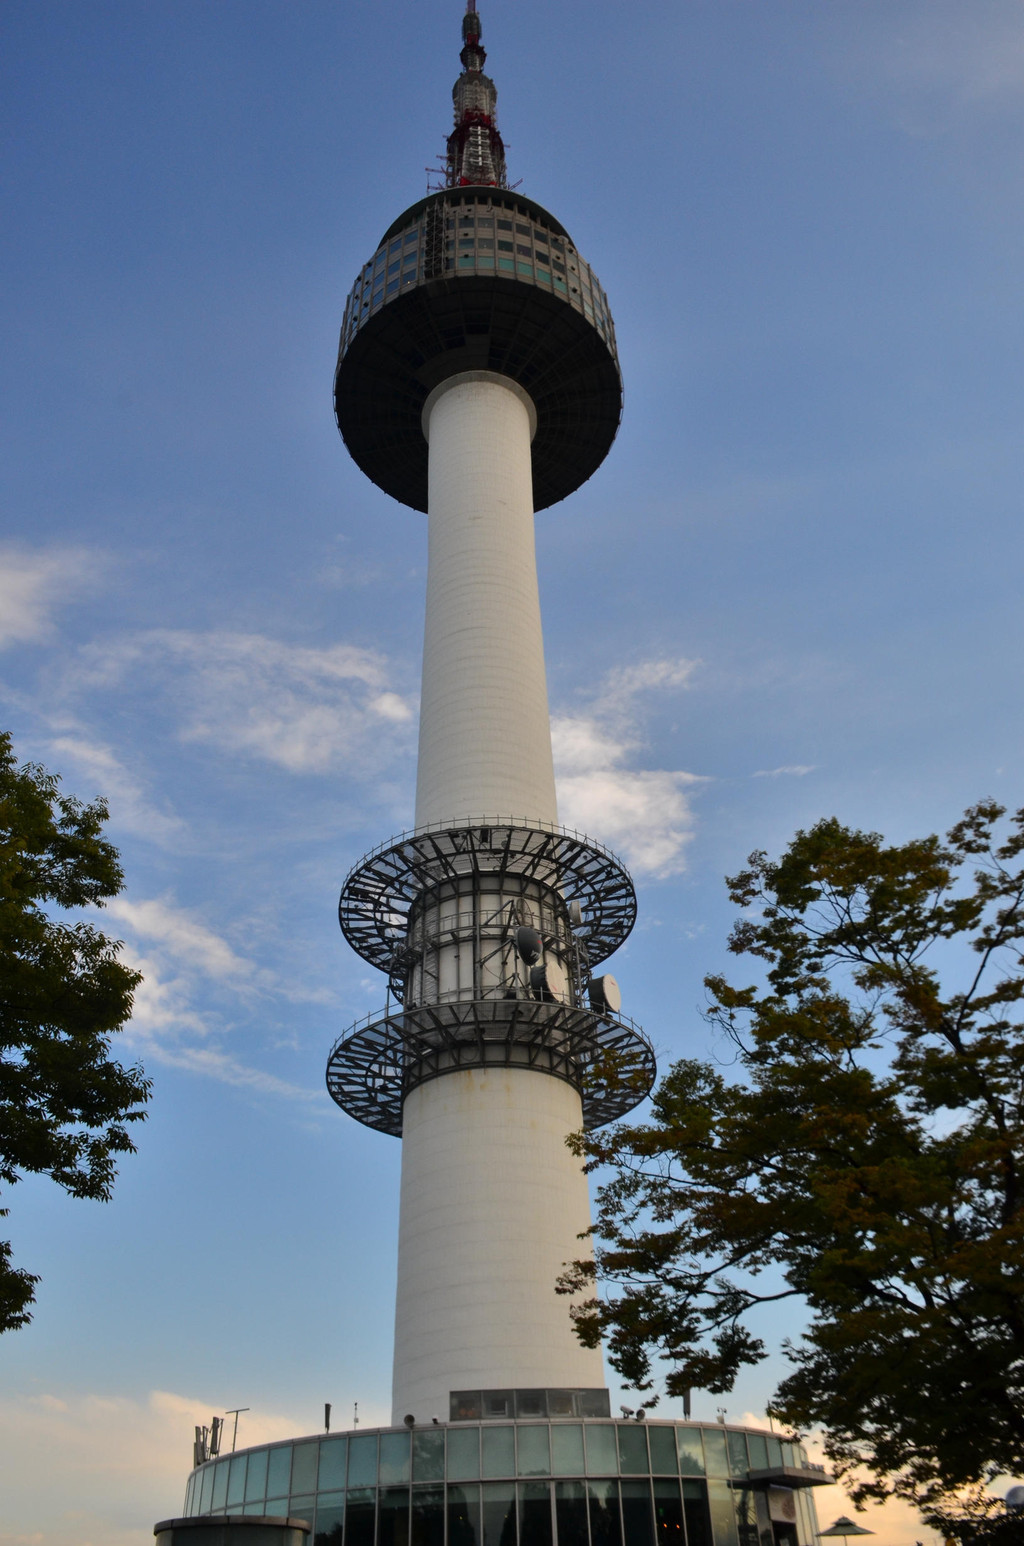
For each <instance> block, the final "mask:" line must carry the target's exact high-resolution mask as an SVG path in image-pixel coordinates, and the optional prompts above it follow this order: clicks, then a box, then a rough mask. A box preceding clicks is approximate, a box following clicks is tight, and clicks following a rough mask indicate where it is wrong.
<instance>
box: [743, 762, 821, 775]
mask: <svg viewBox="0 0 1024 1546" xmlns="http://www.w3.org/2000/svg"><path fill="white" fill-rule="evenodd" d="M816 766H817V765H816V764H815V763H813V762H808V763H803V762H791V763H786V764H785V766H783V767H781V768H758V770H757V772H756V773H751V775H750V776H751V778H787V777H788V778H806V777H807V775H808V773H813V772H814V771H815V768H816Z"/></svg>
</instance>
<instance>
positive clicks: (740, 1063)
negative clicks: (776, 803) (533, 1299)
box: [560, 802, 1024, 1541]
mask: <svg viewBox="0 0 1024 1546" xmlns="http://www.w3.org/2000/svg"><path fill="white" fill-rule="evenodd" d="M1004 816H1005V812H1004V810H1003V809H1002V807H1000V806H998V805H996V804H994V803H992V802H986V803H983V804H980V805H978V806H976V807H974V808H973V809H972V810H970V811H968V812H967V813H966V815H965V816H964V818H963V820H962V821H960V822H959V823H958V824H957V825H956V826H955V827H954V828H953V829H952V831H951V832H950V833H949V834H948V837H947V838H946V839H945V840H944V841H943V840H941V839H940V838H938V837H934V836H933V837H927V838H925V839H923V840H922V841H918V842H910V843H906V844H904V845H897V846H888V845H886V844H885V842H884V841H883V839H882V838H881V837H879V836H878V835H877V834H873V833H864V832H858V831H853V830H851V829H849V828H847V827H844V826H841V825H840V823H839V822H838V821H835V820H829V821H822V822H820V823H818V825H817V826H815V827H813V828H812V829H811V830H810V831H808V832H798V833H797V835H796V837H795V838H794V839H793V841H792V843H791V844H790V846H789V848H788V849H787V851H786V852H785V853H784V854H783V856H782V858H781V859H779V860H778V861H777V862H775V861H772V860H769V859H768V857H767V856H766V855H765V854H764V853H756V854H753V855H752V856H751V858H750V861H749V864H748V868H747V869H745V870H744V871H743V873H742V874H740V875H737V876H735V877H734V878H733V879H731V880H729V881H728V882H727V884H728V886H729V892H730V895H731V897H732V900H733V901H734V902H736V903H737V904H738V905H739V906H740V907H741V908H742V909H743V915H742V916H741V918H740V919H739V921H738V922H737V923H736V925H735V927H734V929H733V932H732V935H731V938H730V948H731V950H732V951H734V952H735V953H736V954H738V955H744V956H752V957H755V958H757V959H759V960H760V961H761V962H763V963H764V966H763V968H762V970H763V972H764V973H765V976H766V981H765V982H763V983H762V985H761V986H760V987H758V986H746V987H734V986H731V985H730V984H729V983H728V982H727V981H726V980H725V979H724V977H721V976H714V977H709V978H707V979H706V986H707V989H708V992H709V1010H708V1015H709V1018H710V1020H711V1022H712V1024H713V1025H715V1026H717V1027H718V1028H720V1029H721V1030H722V1031H723V1032H724V1033H725V1035H726V1037H727V1038H728V1042H729V1044H731V1047H732V1048H733V1049H734V1051H733V1056H732V1061H733V1062H734V1064H735V1066H736V1076H734V1077H732V1078H730V1079H726V1078H725V1077H723V1074H722V1072H721V1071H720V1069H719V1068H716V1067H712V1066H708V1065H706V1064H703V1063H699V1062H695V1061H689V1060H684V1061H682V1062H679V1063H676V1064H675V1065H674V1066H673V1067H672V1068H671V1069H670V1070H669V1073H668V1075H667V1077H666V1078H665V1079H664V1081H663V1082H662V1083H661V1085H660V1086H659V1088H658V1089H657V1091H656V1093H655V1095H654V1098H653V1111H652V1114H651V1118H650V1120H649V1121H646V1122H644V1123H642V1124H639V1125H628V1124H624V1125H619V1126H618V1127H616V1128H612V1129H610V1130H607V1131H605V1132H602V1133H597V1134H594V1135H591V1136H589V1137H587V1138H586V1139H585V1140H584V1139H583V1138H582V1137H581V1138H579V1139H578V1140H576V1146H577V1149H578V1151H579V1152H581V1153H584V1154H585V1155H586V1156H587V1158H588V1161H589V1163H590V1166H591V1168H594V1167H597V1166H608V1167H611V1170H612V1176H611V1179H610V1180H607V1181H605V1183H604V1184H603V1185H602V1186H601V1187H600V1190H599V1194H598V1207H597V1215H596V1228H595V1233H596V1236H597V1239H598V1245H597V1249H596V1252H595V1259H594V1261H593V1262H589V1261H580V1262H577V1263H576V1264H574V1266H573V1267H572V1269H571V1270H569V1271H568V1272H567V1273H566V1275H565V1277H564V1278H563V1280H562V1283H561V1285H560V1286H561V1290H562V1291H563V1292H577V1293H578V1292H581V1291H583V1292H586V1290H587V1286H588V1285H589V1286H590V1288H591V1289H592V1290H594V1292H593V1294H592V1297H590V1298H589V1299H587V1300H586V1301H585V1302H584V1303H582V1304H581V1305H580V1306H578V1307H577V1308H576V1309H575V1310H574V1312H573V1313H574V1318H575V1321H576V1328H577V1333H578V1335H579V1336H580V1338H581V1339H582V1341H584V1342H585V1343H586V1344H588V1345H594V1344H595V1343H596V1342H597V1340H598V1339H599V1338H600V1337H604V1339H605V1341H606V1345H607V1348H608V1351H609V1355H610V1357H611V1361H612V1363H613V1364H614V1365H615V1367H616V1368H617V1369H618V1370H619V1371H620V1373H621V1374H622V1375H623V1376H624V1377H625V1379H626V1380H627V1382H629V1384H631V1385H632V1386H633V1387H634V1388H636V1389H638V1390H641V1391H651V1390H652V1386H653V1382H654V1376H655V1374H656V1372H657V1371H658V1370H659V1368H660V1369H661V1370H662V1371H663V1372H664V1374H665V1386H666V1388H667V1390H668V1392H669V1393H670V1394H681V1393H682V1392H683V1391H684V1390H686V1389H687V1388H689V1387H691V1386H696V1387H702V1388H705V1389H707V1390H709V1391H716V1392H723V1391H726V1390H728V1389H730V1388H731V1386H732V1384H733V1382H734V1380H735V1378H736V1375H737V1372H738V1371H739V1369H740V1368H741V1367H742V1366H743V1365H747V1364H753V1363H756V1362H757V1361H758V1360H759V1359H761V1358H762V1357H764V1356H765V1352H766V1349H765V1346H764V1342H763V1336H764V1332H765V1327H766V1326H768V1325H770V1307H771V1305H772V1304H773V1303H777V1302H778V1301H780V1300H783V1299H786V1298H797V1299H799V1300H802V1301H803V1302H804V1303H805V1305H806V1306H807V1309H808V1311H809V1324H808V1327H807V1330H806V1333H805V1335H804V1336H803V1338H802V1339H801V1341H800V1342H799V1343H798V1344H797V1345H795V1346H788V1347H787V1352H788V1356H789V1359H790V1360H791V1364H792V1369H791V1372H790V1373H789V1374H788V1375H787V1376H786V1377H785V1378H784V1379H783V1380H782V1383H781V1385H780V1386H779V1388H778V1390H777V1392H776V1394H775V1396H774V1398H773V1403H772V1405H773V1411H774V1412H775V1413H776V1414H777V1415H778V1416H780V1417H782V1418H783V1419H784V1420H786V1421H788V1422H789V1423H791V1424H792V1425H793V1426H794V1427H797V1428H804V1429H806V1428H810V1427H821V1428H822V1429H823V1430H824V1432H825V1434H826V1449H827V1452H828V1454H829V1456H830V1458H831V1460H832V1461H833V1463H834V1465H835V1466H836V1468H837V1469H838V1471H839V1473H840V1474H841V1475H846V1476H850V1475H852V1476H853V1479H854V1480H855V1482H856V1485H855V1487H854V1497H855V1499H856V1500H857V1501H863V1500H864V1499H866V1498H868V1497H884V1496H886V1495H888V1494H891V1493H896V1494H899V1495H902V1496H905V1497H907V1498H909V1499H911V1500H912V1501H915V1502H916V1503H917V1504H918V1505H919V1506H921V1507H923V1508H924V1510H925V1514H926V1518H927V1517H929V1514H928V1510H929V1509H931V1510H932V1511H933V1517H935V1518H936V1520H938V1518H939V1517H940V1515H941V1517H942V1518H943V1520H948V1518H949V1499H948V1494H949V1491H950V1489H961V1488H963V1487H964V1486H966V1485H969V1484H971V1483H973V1482H977V1481H979V1480H982V1479H985V1478H989V1477H992V1476H993V1475H995V1474H997V1473H999V1472H1005V1473H1009V1474H1011V1475H1013V1474H1015V1473H1016V1474H1018V1475H1019V1474H1020V1472H1021V1468H1022V1466H1024V1189H1022V1177H1024V1036H1022V1018H1021V1016H1022V999H1024V974H1022V941H1024V868H1022V853H1024V811H1021V812H1018V813H1017V815H1016V816H1015V817H1014V818H1012V820H1010V821H1009V822H1008V823H1004V822H1003V821H1002V818H1003V817H1004ZM599 1285H600V1286H601V1287H602V1289H603V1292H602V1293H601V1294H600V1295H598V1293H597V1292H596V1289H597V1287H598V1286H599ZM654 1400H656V1397H653V1396H652V1397H649V1401H648V1404H653V1402H654ZM943 1509H945V1511H946V1512H945V1513H944V1514H943V1513H942V1510H943ZM976 1512H977V1511H975V1513H976ZM965 1528H966V1527H965ZM964 1538H965V1539H967V1538H968V1537H967V1536H966V1535H965V1536H964ZM977 1539H978V1540H979V1541H980V1540H981V1539H982V1536H981V1535H978V1537H977Z"/></svg>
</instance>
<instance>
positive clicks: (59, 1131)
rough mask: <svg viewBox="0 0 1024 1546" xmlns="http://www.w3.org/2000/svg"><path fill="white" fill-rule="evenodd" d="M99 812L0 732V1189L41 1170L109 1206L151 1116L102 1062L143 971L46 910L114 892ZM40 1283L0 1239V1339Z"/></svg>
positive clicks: (135, 1089)
mask: <svg viewBox="0 0 1024 1546" xmlns="http://www.w3.org/2000/svg"><path fill="white" fill-rule="evenodd" d="M106 818H107V808H106V806H105V805H104V803H103V802H102V801H100V800H97V801H95V802H94V803H93V804H91V805H85V804H82V803H81V802H80V801H78V800H75V799H73V798H71V797H69V796H67V795H64V794H62V793H61V792H60V780H59V779H58V778H56V777H55V776H54V775H53V774H51V773H48V772H47V771H46V769H45V768H42V767H37V766H33V765H26V766H24V767H21V768H19V767H18V766H17V764H16V762H15V759H14V754H13V751H12V747H11V738H10V736H9V735H7V734H0V1185H2V1184H6V1185H7V1186H12V1185H13V1184H14V1183H15V1182H16V1181H18V1180H19V1179H20V1178H21V1177H22V1176H23V1175H25V1174H26V1173H35V1174H38V1175H47V1176H50V1177H52V1179H53V1180H54V1181H56V1182H57V1183H58V1185H60V1186H62V1187H63V1188H64V1189H65V1190H66V1191H68V1192H70V1193H71V1195H72V1196H74V1197H91V1198H102V1199H106V1198H109V1196H110V1192H111V1187H112V1185H113V1180H114V1176H115V1173H116V1156H117V1155H119V1154H126V1153H131V1152H133V1151H134V1144H133V1143H132V1141H131V1138H130V1137H129V1135H128V1128H127V1124H128V1123H131V1122H138V1121H140V1120H141V1119H142V1118H143V1116H144V1114H145V1113H144V1111H143V1109H142V1108H143V1106H144V1105H145V1102H146V1101H147V1100H148V1098H149V1081H148V1080H147V1079H146V1078H145V1077H144V1076H143V1074H142V1071H141V1069H139V1068H137V1067H135V1068H123V1067H121V1066H120V1064H118V1063H116V1062H113V1061H112V1060H111V1059H110V1057H109V1056H108V1054H109V1051H110V1045H109V1037H110V1036H111V1035H112V1034H113V1033H114V1032H115V1031H118V1030H120V1029H121V1027H122V1026H123V1025H124V1023H125V1021H126V1020H127V1019H128V1017H129V1015H130V1013H131V1008H132V995H133V993H134V991H135V988H136V986H137V985H138V983H139V982H140V981H141V978H140V975H139V973H138V972H135V971H132V970H131V969H130V968H129V967H127V966H125V965H124V964H123V963H122V962H121V961H120V960H119V959H118V954H119V951H120V945H119V943H118V942H117V941H114V940H110V939H108V938H107V936H106V935H105V934H103V933H101V932H100V930H99V929H97V928H96V927H95V926H94V925H93V924H91V923H88V922H85V921H83V920H81V919H75V918H74V917H66V916H59V915H58V916H53V917H51V916H49V915H48V914H47V913H46V912H45V911H44V904H47V903H49V904H53V905H54V906H55V907H56V909H57V910H58V914H62V913H66V912H67V911H68V910H70V909H77V908H80V907H83V906H85V905H87V904H92V905H96V906H102V905H103V903H104V901H105V900H106V899H107V898H109V897H113V896H116V895H117V894H118V892H119V891H120V890H121V889H122V886H123V884H124V876H123V874H122V871H121V867H120V864H119V862H118V855H117V851H116V849H115V848H114V847H113V846H112V845H111V844H110V843H108V842H107V841H105V839H104V838H103V837H102V836H101V831H102V827H103V823H104V821H105V820H106ZM7 1211H8V1210H7V1209H6V1208H2V1209H0V1217H3V1216H6V1214H7ZM36 1282H38V1278H36V1277H35V1276H34V1275H33V1274H32V1273H30V1272H26V1271H25V1270H23V1269H22V1268H18V1267H15V1266H14V1265H13V1264H12V1260H11V1249H10V1245H9V1243H6V1242H0V1331H8V1330H11V1329H12V1328H16V1327H19V1326H23V1325H24V1324H25V1323H26V1322H27V1321H28V1320H29V1319H30V1318H31V1317H30V1314H29V1310H28V1306H29V1305H30V1304H31V1303H32V1301H33V1299H34V1285H35V1284H36Z"/></svg>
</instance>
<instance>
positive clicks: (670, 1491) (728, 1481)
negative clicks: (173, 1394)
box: [184, 1391, 825, 1546]
mask: <svg viewBox="0 0 1024 1546" xmlns="http://www.w3.org/2000/svg"><path fill="white" fill-rule="evenodd" d="M463 1395H464V1396H465V1397H466V1400H465V1401H464V1402H463V1405H466V1404H472V1402H475V1403H476V1406H477V1408H478V1410H479V1415H478V1416H477V1417H476V1419H475V1420H473V1419H468V1418H466V1417H463V1418H461V1420H457V1421H456V1422H453V1423H451V1424H438V1425H436V1426H428V1427H421V1428H415V1429H413V1430H411V1431H410V1430H409V1429H407V1428H404V1427H403V1428H399V1429H382V1430H377V1431H369V1432H359V1431H355V1432H353V1433H350V1434H330V1435H324V1436H323V1437H317V1438H307V1439H302V1440H299V1441H297V1442H296V1443H294V1444H288V1443H286V1444H274V1445H267V1446H261V1447H258V1448H253V1449H251V1450H243V1451H240V1452H239V1453H238V1454H234V1455H225V1456H224V1457H223V1458H220V1459H215V1460H211V1461H208V1462H206V1463H205V1464H204V1465H203V1466H201V1467H199V1468H198V1469H197V1470H196V1471H194V1472H193V1473H192V1475H191V1477H190V1478H189V1481H188V1485H187V1489H186V1495H185V1505H184V1512H185V1513H186V1515H189V1516H192V1517H195V1516H196V1515H214V1516H220V1517H223V1516H225V1515H239V1514H243V1513H244V1514H245V1515H248V1516H250V1517H255V1516H258V1515H261V1514H276V1515H291V1516H292V1517H298V1518H300V1519H308V1520H309V1522H310V1524H311V1525H312V1527H313V1532H314V1533H313V1539H312V1541H311V1546H488V1543H492V1546H660V1543H663V1542H668V1541H672V1542H675V1543H676V1546H757V1542H758V1540H759V1538H760V1531H761V1529H762V1528H763V1526H764V1524H765V1522H766V1521H767V1519H768V1493H767V1488H768V1485H769V1480H770V1481H771V1484H772V1485H773V1486H776V1487H777V1488H778V1489H779V1490H780V1491H781V1490H785V1491H788V1492H789V1495H790V1497H791V1499H792V1508H791V1512H790V1515H789V1517H790V1518H791V1519H792V1521H793V1523H794V1526H795V1530H796V1543H797V1546H814V1542H815V1538H816V1530H817V1523H816V1520H815V1514H814V1504H813V1498H812V1494H811V1492H810V1491H809V1490H808V1491H801V1490H799V1489H797V1490H792V1489H786V1488H785V1483H784V1482H783V1481H782V1478H775V1477H771V1478H769V1477H766V1476H764V1475H763V1474H762V1476H761V1478H760V1480H758V1479H756V1478H757V1473H758V1472H761V1473H764V1472H766V1471H767V1472H772V1471H775V1470H779V1469H781V1467H782V1465H783V1464H784V1463H785V1464H788V1465H793V1466H796V1467H798V1468H804V1467H808V1462H807V1460H806V1456H805V1455H804V1454H803V1453H802V1452H801V1450H800V1449H799V1447H798V1446H796V1445H791V1444H789V1443H786V1444H783V1443H782V1442H781V1441H780V1440H779V1439H778V1438H776V1437H775V1436H774V1435H771V1434H767V1433H754V1432H747V1431H746V1430H743V1429H738V1428H732V1429H730V1428H726V1427H724V1426H713V1427H707V1428H704V1429H701V1428H700V1427H699V1426H697V1425H695V1424H690V1423H687V1424H682V1423H680V1424H677V1423H670V1422H661V1421H658V1420H657V1419H653V1420H651V1421H648V1422H643V1423H637V1422H635V1421H619V1422H614V1421H611V1420H610V1419H607V1418H605V1419H589V1420H583V1419H581V1418H580V1416H579V1415H578V1413H577V1414H575V1416H574V1415H573V1412H572V1408H573V1402H574V1400H576V1398H577V1397H578V1395H579V1393H578V1392H577V1393H575V1395H574V1393H572V1392H560V1391H555V1392H552V1391H546V1392H545V1391H516V1392H500V1391H497V1392H482V1393H481V1392H477V1393H476V1394H475V1395H473V1393H463ZM470 1397H471V1398H472V1401H470V1399H469V1398H470ZM563 1397H564V1398H565V1399H564V1400H563ZM502 1404H504V1409H505V1411H506V1412H507V1413H510V1412H511V1410H512V1409H513V1408H514V1410H515V1412H516V1414H517V1415H516V1417H515V1418H514V1419H513V1418H512V1417H511V1416H510V1417H509V1419H508V1420H507V1421H504V1422H503V1421H501V1420H500V1418H499V1419H498V1420H495V1415H496V1414H495V1412H494V1411H493V1410H492V1409H493V1408H496V1407H498V1406H500V1405H502ZM485 1405H486V1406H487V1409H488V1411H489V1412H491V1416H490V1418H488V1417H487V1416H486V1415H485V1414H484V1406H485ZM561 1407H564V1408H565V1412H566V1415H565V1417H564V1418H557V1417H556V1418H555V1419H554V1420H551V1419H550V1417H543V1416H540V1417H538V1418H537V1419H536V1420H533V1421H530V1420H529V1419H528V1418H526V1416H525V1414H527V1413H530V1412H533V1411H535V1410H541V1411H542V1410H544V1409H545V1408H546V1410H547V1411H548V1413H550V1412H551V1411H552V1410H553V1409H554V1410H558V1409H560V1408H561ZM705 1463H706V1464H707V1468H708V1473H709V1480H707V1481H705V1480H704V1467H705ZM730 1467H731V1478H730ZM751 1472H753V1473H754V1478H755V1479H751V1475H750V1473H751ZM802 1480H803V1482H804V1486H806V1487H809V1486H810V1485H811V1484H812V1483H816V1482H818V1481H824V1480H825V1477H824V1474H823V1473H822V1472H821V1471H819V1470H814V1469H812V1468H809V1467H808V1475H807V1476H806V1478H804V1479H802Z"/></svg>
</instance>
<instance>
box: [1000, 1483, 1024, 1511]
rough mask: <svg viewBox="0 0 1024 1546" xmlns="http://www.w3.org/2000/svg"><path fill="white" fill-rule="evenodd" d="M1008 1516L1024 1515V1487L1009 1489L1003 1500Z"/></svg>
mask: <svg viewBox="0 0 1024 1546" xmlns="http://www.w3.org/2000/svg"><path fill="white" fill-rule="evenodd" d="M1003 1501H1004V1502H1005V1504H1006V1509H1007V1512H1008V1513H1010V1514H1019V1513H1024V1487H1021V1486H1020V1485H1018V1486H1016V1487H1011V1488H1010V1490H1009V1492H1008V1493H1007V1494H1006V1497H1005V1498H1004V1500H1003Z"/></svg>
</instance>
